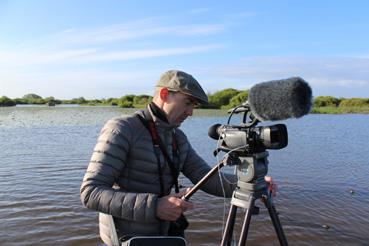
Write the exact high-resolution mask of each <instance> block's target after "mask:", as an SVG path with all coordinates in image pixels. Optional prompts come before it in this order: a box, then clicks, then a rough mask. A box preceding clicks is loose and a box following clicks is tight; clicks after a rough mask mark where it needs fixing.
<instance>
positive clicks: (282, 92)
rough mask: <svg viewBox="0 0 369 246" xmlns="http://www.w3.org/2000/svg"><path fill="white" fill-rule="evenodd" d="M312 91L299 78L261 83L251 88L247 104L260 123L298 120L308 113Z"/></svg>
mask: <svg viewBox="0 0 369 246" xmlns="http://www.w3.org/2000/svg"><path fill="white" fill-rule="evenodd" d="M311 100H312V90H311V88H310V86H309V84H308V83H306V82H305V81H304V80H303V79H302V78H300V77H292V78H288V79H281V80H273V81H268V82H262V83H258V84H256V85H254V86H253V87H251V89H250V91H249V95H248V104H249V106H250V109H251V111H252V113H253V114H254V116H255V117H256V118H257V119H258V120H260V121H275V120H285V119H288V118H300V117H301V116H304V115H306V114H308V113H309V111H310V108H311Z"/></svg>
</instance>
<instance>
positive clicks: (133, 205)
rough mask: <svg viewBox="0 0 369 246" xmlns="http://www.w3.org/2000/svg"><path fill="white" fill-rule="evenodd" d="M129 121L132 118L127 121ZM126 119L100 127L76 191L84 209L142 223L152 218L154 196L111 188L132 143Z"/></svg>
mask: <svg viewBox="0 0 369 246" xmlns="http://www.w3.org/2000/svg"><path fill="white" fill-rule="evenodd" d="M131 120H132V119H131ZM133 133H134V131H133V130H132V127H131V125H130V123H129V122H128V121H127V120H122V119H112V120H110V121H108V122H107V123H106V124H105V126H104V127H103V128H102V130H101V132H100V135H99V137H98V140H97V143H96V146H95V148H94V150H93V154H92V157H91V160H90V163H89V165H88V168H87V171H86V174H85V176H84V178H83V182H82V185H81V189H80V195H81V201H82V203H83V205H84V206H86V207H87V208H89V209H93V210H96V211H99V212H102V213H106V214H111V215H113V216H114V217H118V218H123V219H126V220H135V221H142V222H154V221H157V219H156V204H157V199H158V197H157V195H156V194H152V193H128V192H124V191H122V190H117V189H113V188H112V187H113V185H114V183H115V181H116V180H118V177H119V175H120V173H121V172H122V170H123V168H125V167H126V164H127V163H126V162H127V156H128V154H129V150H130V147H131V145H132V142H133V136H134V134H133Z"/></svg>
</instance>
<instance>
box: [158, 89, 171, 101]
mask: <svg viewBox="0 0 369 246" xmlns="http://www.w3.org/2000/svg"><path fill="white" fill-rule="evenodd" d="M168 95H169V91H168V89H167V88H161V89H160V99H161V100H162V101H163V102H165V101H166V100H167V98H168Z"/></svg>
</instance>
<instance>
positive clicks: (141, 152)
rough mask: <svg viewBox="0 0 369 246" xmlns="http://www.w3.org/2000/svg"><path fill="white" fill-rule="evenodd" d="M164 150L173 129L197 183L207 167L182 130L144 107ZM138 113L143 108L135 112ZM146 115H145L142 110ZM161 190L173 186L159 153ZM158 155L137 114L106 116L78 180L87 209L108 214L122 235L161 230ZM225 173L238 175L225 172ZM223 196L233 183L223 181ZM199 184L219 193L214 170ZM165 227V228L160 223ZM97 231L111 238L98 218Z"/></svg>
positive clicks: (183, 162) (183, 165) (187, 171)
mask: <svg viewBox="0 0 369 246" xmlns="http://www.w3.org/2000/svg"><path fill="white" fill-rule="evenodd" d="M148 108H149V110H150V113H151V115H152V117H153V120H154V122H155V125H156V128H157V131H158V134H159V136H160V137H161V139H162V141H163V142H164V143H165V145H166V146H167V152H168V153H172V132H173V131H175V135H176V140H177V144H178V149H179V152H180V154H179V165H180V170H181V172H182V173H183V174H184V175H185V176H186V177H187V178H188V179H190V180H191V181H192V183H197V182H198V181H199V180H200V179H201V178H202V177H203V176H204V175H205V174H206V173H207V172H208V171H209V170H210V167H209V166H208V165H207V164H206V163H205V161H204V160H203V159H202V158H201V157H200V156H199V155H198V154H197V153H196V152H195V150H194V149H192V147H191V145H190V143H189V142H188V140H187V137H186V136H185V134H184V133H183V132H182V131H181V130H180V129H177V128H173V127H172V126H170V125H169V124H168V123H166V122H163V121H162V120H160V119H159V118H157V117H156V116H155V115H154V114H153V113H152V112H151V109H150V107H148ZM139 113H140V114H141V115H143V114H142V112H139ZM143 116H144V115H143ZM161 163H162V165H163V164H165V167H164V170H163V181H164V182H163V183H164V193H165V194H166V195H167V194H169V193H170V192H171V188H172V186H173V181H172V176H171V173H170V168H169V167H168V165H167V164H166V161H165V158H164V156H163V155H162V156H161ZM157 165H158V164H157V158H156V155H155V153H154V150H153V144H152V139H151V135H150V133H149V131H148V130H147V129H146V127H145V126H144V125H143V124H142V122H141V121H140V120H139V118H138V117H137V116H121V117H118V118H113V119H111V120H109V121H108V122H107V123H106V124H105V126H104V127H103V128H102V130H101V132H100V135H99V137H98V140H97V143H96V146H95V148H94V150H93V154H92V157H91V160H90V163H89V165H88V168H87V171H86V174H85V176H84V178H83V182H82V186H81V190H80V192H81V200H82V203H83V204H84V205H85V206H86V207H87V208H89V209H93V210H96V211H99V212H102V213H106V214H111V215H112V216H113V217H114V222H115V227H116V229H117V233H118V237H121V236H124V235H165V234H166V232H167V230H168V222H160V221H159V220H158V218H157V217H156V204H157V200H158V196H159V194H160V182H159V176H158V166H157ZM227 179H230V180H232V181H234V182H235V181H236V179H235V177H234V176H232V175H229V176H228V177H227ZM223 185H224V189H225V192H226V194H225V195H226V196H227V197H230V196H231V195H232V191H233V189H234V188H235V187H234V186H233V185H230V184H229V183H228V182H225V181H224V182H223ZM202 190H204V191H205V192H208V193H210V194H214V195H217V196H223V191H222V187H221V182H220V180H219V175H214V176H213V177H212V178H210V179H209V181H208V182H207V183H205V184H204V185H203V187H202ZM163 228H164V229H163ZM100 236H101V238H102V239H103V241H104V242H105V243H106V244H108V245H109V244H110V242H109V238H110V237H111V235H109V229H108V228H106V226H104V221H101V220H100Z"/></svg>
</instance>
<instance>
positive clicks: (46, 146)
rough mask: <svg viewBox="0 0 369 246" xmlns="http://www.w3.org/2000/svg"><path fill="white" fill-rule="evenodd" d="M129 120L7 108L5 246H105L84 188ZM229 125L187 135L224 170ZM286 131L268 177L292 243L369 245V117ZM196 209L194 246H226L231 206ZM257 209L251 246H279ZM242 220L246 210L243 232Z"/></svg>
mask: <svg viewBox="0 0 369 246" xmlns="http://www.w3.org/2000/svg"><path fill="white" fill-rule="evenodd" d="M130 112H132V110H123V109H119V108H115V107H11V108H0V149H1V151H0V189H1V191H0V192H1V193H0V194H1V195H0V245H82V246H83V245H86V246H87V245H98V244H101V241H100V239H99V236H98V224H97V213H96V212H94V211H89V210H87V209H85V208H84V207H83V206H82V205H81V202H80V199H79V187H80V184H81V181H82V177H83V175H84V172H85V170H86V167H87V164H88V161H89V158H90V155H91V152H92V149H93V147H94V144H95V141H96V137H97V135H98V133H99V131H100V128H101V127H102V126H103V124H104V122H105V121H106V120H108V119H110V118H111V117H114V116H117V115H120V114H123V113H130ZM226 120H227V116H226V115H225V114H224V113H222V112H220V111H203V110H198V111H196V112H195V116H194V117H192V118H190V119H188V120H187V121H186V122H185V123H184V124H183V126H182V127H181V128H182V129H183V130H184V132H185V133H186V134H187V136H188V137H189V139H190V140H191V143H192V145H193V147H194V148H195V149H196V150H197V151H198V153H199V154H200V155H201V156H202V157H203V158H204V159H205V160H206V161H208V163H209V164H211V165H213V164H215V163H217V162H218V160H217V158H215V157H213V155H212V152H213V150H214V149H215V148H216V141H214V140H212V139H210V138H209V137H208V136H207V129H208V127H209V126H211V125H212V124H215V123H221V124H224V123H226ZM233 123H237V121H234V122H233ZM278 123H280V122H278ZM283 123H284V124H286V125H287V128H288V132H289V145H288V146H287V147H286V148H284V149H281V150H271V151H269V154H270V156H269V163H270V164H269V173H268V174H269V175H271V176H272V177H273V178H274V180H275V181H276V182H277V184H278V186H279V193H278V196H277V197H276V198H275V200H274V202H275V206H276V209H277V210H278V212H279V218H280V220H281V223H282V226H283V229H284V232H285V234H286V237H287V240H288V242H289V244H290V245H369V234H368V231H369V189H368V188H369V181H368V174H369V144H368V141H369V115H359V114H357V115H308V116H305V117H303V118H301V119H291V120H286V121H284V122H283ZM273 124H274V122H273ZM225 171H226V172H230V171H232V169H230V168H226V169H225ZM181 182H182V183H184V184H187V185H188V184H189V183H188V181H187V180H186V179H184V178H183V177H182V178H181ZM191 200H192V201H193V202H195V204H196V209H194V210H192V211H190V212H189V213H187V216H188V219H189V221H190V223H191V225H190V227H189V229H188V230H187V241H188V245H219V244H220V241H221V235H222V227H223V225H224V220H225V217H226V216H227V214H228V204H229V200H228V199H223V198H219V197H213V196H209V195H207V194H205V193H203V192H201V191H199V192H197V193H196V194H195V195H194V196H193V197H192V198H191ZM258 205H260V208H261V209H260V214H259V215H255V216H252V220H251V224H250V230H249V234H248V238H247V245H279V243H278V239H277V237H276V234H275V232H274V228H273V226H272V223H271V221H270V218H269V215H268V213H267V210H266V209H265V208H264V206H263V205H262V204H261V203H260V202H258ZM239 210H240V209H239ZM242 218H243V214H242V211H241V210H240V213H239V214H238V215H237V221H238V222H237V227H239V224H240V220H241V219H242ZM236 234H237V233H236ZM235 236H236V238H238V236H239V235H235Z"/></svg>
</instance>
